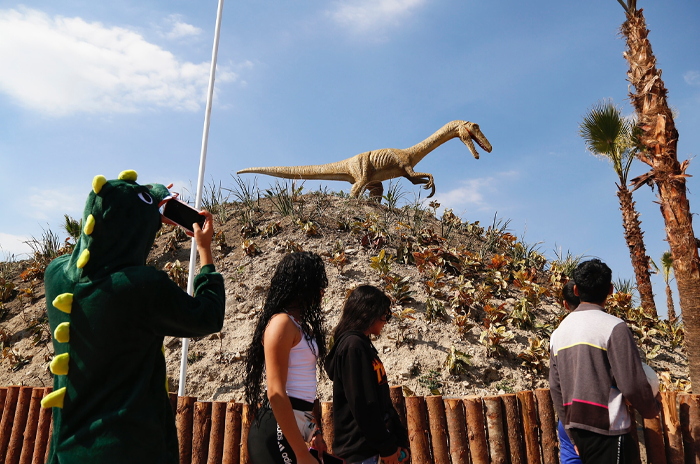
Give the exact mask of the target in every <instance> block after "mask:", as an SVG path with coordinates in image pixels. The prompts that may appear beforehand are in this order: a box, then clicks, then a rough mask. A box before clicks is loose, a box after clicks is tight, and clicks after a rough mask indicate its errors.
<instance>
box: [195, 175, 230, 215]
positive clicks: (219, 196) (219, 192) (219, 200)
mask: <svg viewBox="0 0 700 464" xmlns="http://www.w3.org/2000/svg"><path fill="white" fill-rule="evenodd" d="M223 190H228V189H224V188H222V187H221V181H219V184H218V185H217V184H216V182H215V181H214V179H213V178H212V180H211V182H209V183H208V184H206V185H205V186H204V188H203V190H202V209H205V210H207V211H209V212H210V213H211V214H212V215H213V216H214V219H216V221H217V222H218V223H219V224H226V221H228V218H229V213H228V209H227V203H228V201H229V197H230V195H231V193H230V191H229V193H227V194H226V195H224V193H223Z"/></svg>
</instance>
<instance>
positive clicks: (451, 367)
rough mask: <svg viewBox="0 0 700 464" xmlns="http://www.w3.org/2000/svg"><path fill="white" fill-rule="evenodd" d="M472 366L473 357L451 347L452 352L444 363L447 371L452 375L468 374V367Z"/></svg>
mask: <svg viewBox="0 0 700 464" xmlns="http://www.w3.org/2000/svg"><path fill="white" fill-rule="evenodd" d="M471 365H472V362H471V356H470V355H468V354H467V353H464V352H463V351H459V350H458V349H457V348H455V346H454V345H452V346H451V347H450V352H449V353H448V354H447V358H445V362H444V363H443V367H444V368H445V369H447V372H449V373H450V375H459V374H466V373H467V369H468V367H469V366H471Z"/></svg>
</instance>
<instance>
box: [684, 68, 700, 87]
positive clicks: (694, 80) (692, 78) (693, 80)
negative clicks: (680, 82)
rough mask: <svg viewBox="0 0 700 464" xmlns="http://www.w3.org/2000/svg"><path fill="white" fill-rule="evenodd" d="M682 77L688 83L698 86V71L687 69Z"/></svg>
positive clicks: (699, 75)
mask: <svg viewBox="0 0 700 464" xmlns="http://www.w3.org/2000/svg"><path fill="white" fill-rule="evenodd" d="M683 79H684V80H685V83H686V84H688V85H697V86H700V71H688V72H687V73H685V74H683Z"/></svg>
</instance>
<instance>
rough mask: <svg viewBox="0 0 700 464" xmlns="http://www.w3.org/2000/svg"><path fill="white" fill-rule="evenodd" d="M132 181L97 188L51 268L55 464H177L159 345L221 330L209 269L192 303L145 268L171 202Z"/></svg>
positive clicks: (216, 284) (100, 181)
mask: <svg viewBox="0 0 700 464" xmlns="http://www.w3.org/2000/svg"><path fill="white" fill-rule="evenodd" d="M136 177H137V175H136V172H134V171H124V172H122V173H121V174H120V175H119V178H118V179H115V180H110V181H108V180H107V179H105V177H104V176H96V177H95V178H94V180H93V183H92V191H91V192H90V194H89V196H88V199H87V202H86V204H85V211H84V213H83V230H82V233H81V236H80V239H79V240H78V242H77V244H76V246H75V249H74V251H73V253H72V254H71V255H64V256H60V257H58V258H56V259H55V260H53V261H52V262H51V264H49V266H48V267H47V268H46V273H45V284H46V285H45V288H46V310H47V314H48V317H49V325H50V327H51V332H52V334H53V346H54V357H53V360H52V361H51V364H50V366H49V367H50V370H51V373H52V374H53V375H54V381H53V383H54V385H53V388H54V391H53V392H52V393H51V394H49V395H47V396H45V397H44V399H43V400H42V401H41V405H42V407H44V408H53V414H52V423H53V433H52V436H51V443H50V450H49V457H48V459H47V463H50V464H58V463H60V462H80V463H86V464H88V463H100V464H111V463H114V464H117V463H126V462H128V463H135V464H140V463H144V464H146V463H149V464H151V463H162V464H177V463H178V462H179V457H178V442H177V431H176V429H175V421H174V417H173V411H172V407H171V406H170V400H169V398H168V393H167V377H166V366H165V358H164V354H165V352H164V348H163V337H164V336H166V335H168V336H175V337H188V338H189V337H196V336H203V335H207V334H210V333H213V332H218V331H220V330H221V328H222V326H223V321H224V311H225V293H224V284H223V277H222V276H221V274H219V273H217V272H216V271H215V268H214V265H213V264H209V265H206V266H203V267H202V269H201V271H200V273H199V274H198V275H197V276H196V277H195V279H194V296H190V295H188V294H187V293H186V292H184V291H183V290H182V289H181V288H180V287H178V286H177V284H175V283H174V282H173V281H172V280H171V279H170V278H169V277H168V274H167V273H165V272H163V271H159V270H157V269H156V268H154V267H151V266H146V265H145V264H146V258H147V256H148V253H149V250H150V249H151V246H152V245H153V242H154V240H155V236H156V234H157V232H158V230H159V229H160V227H161V216H160V212H159V204H160V203H161V202H162V201H163V200H164V199H165V198H166V197H167V196H168V195H169V193H168V189H167V188H166V187H165V186H163V185H159V184H153V185H139V184H137V183H136Z"/></svg>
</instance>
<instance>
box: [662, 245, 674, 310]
mask: <svg viewBox="0 0 700 464" xmlns="http://www.w3.org/2000/svg"><path fill="white" fill-rule="evenodd" d="M672 273H673V257H672V256H671V252H670V251H664V254H663V255H661V275H663V277H664V282H666V306H667V307H668V323H669V324H675V323H676V309H675V308H674V307H673V292H671V285H670V282H671V274H672Z"/></svg>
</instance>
